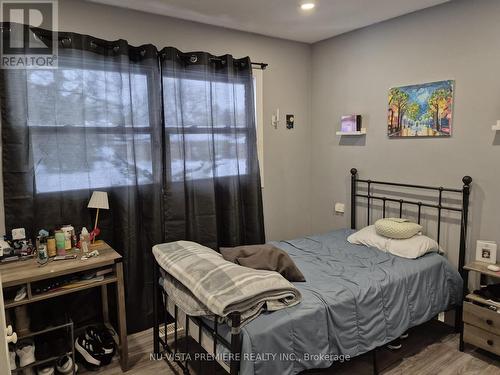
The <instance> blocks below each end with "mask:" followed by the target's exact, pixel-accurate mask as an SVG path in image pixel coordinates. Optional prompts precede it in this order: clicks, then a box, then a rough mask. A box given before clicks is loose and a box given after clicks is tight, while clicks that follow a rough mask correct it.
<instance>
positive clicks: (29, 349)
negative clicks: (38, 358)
mask: <svg viewBox="0 0 500 375" xmlns="http://www.w3.org/2000/svg"><path fill="white" fill-rule="evenodd" d="M16 354H17V356H18V357H19V367H24V366H28V365H31V364H32V363H33V362H35V344H34V343H33V342H32V341H26V342H24V343H22V344H20V345H18V347H17V350H16Z"/></svg>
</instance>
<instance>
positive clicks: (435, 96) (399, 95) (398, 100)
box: [387, 81, 455, 137]
mask: <svg viewBox="0 0 500 375" xmlns="http://www.w3.org/2000/svg"><path fill="white" fill-rule="evenodd" d="M454 86H455V81H439V82H431V83H424V84H420V85H412V86H403V87H393V88H391V89H390V90H389V107H388V113H387V134H388V135H389V137H449V136H450V135H451V129H452V120H453V93H454Z"/></svg>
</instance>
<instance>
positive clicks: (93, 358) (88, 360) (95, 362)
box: [75, 337, 105, 371]
mask: <svg viewBox="0 0 500 375" xmlns="http://www.w3.org/2000/svg"><path fill="white" fill-rule="evenodd" d="M75 350H76V354H77V358H78V360H79V362H81V363H82V364H83V366H84V367H85V368H86V369H87V370H90V371H95V370H97V369H99V367H101V359H102V357H103V356H104V355H105V354H104V351H103V350H102V349H101V348H100V347H99V345H98V344H97V343H96V342H95V341H90V340H87V339H86V338H85V337H78V338H77V339H76V341H75Z"/></svg>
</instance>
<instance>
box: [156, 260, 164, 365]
mask: <svg viewBox="0 0 500 375" xmlns="http://www.w3.org/2000/svg"><path fill="white" fill-rule="evenodd" d="M159 292H160V291H159V285H158V265H157V264H156V261H155V264H154V267H153V350H154V354H155V355H156V356H157V355H159V354H160V326H159V321H158V318H159V317H158V293H159ZM165 335H166V332H165Z"/></svg>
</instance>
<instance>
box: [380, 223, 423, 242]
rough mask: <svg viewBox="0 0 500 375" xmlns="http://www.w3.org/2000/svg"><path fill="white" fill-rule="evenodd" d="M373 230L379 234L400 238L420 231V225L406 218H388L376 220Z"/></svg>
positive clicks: (411, 235) (408, 236) (409, 236)
mask: <svg viewBox="0 0 500 375" xmlns="http://www.w3.org/2000/svg"><path fill="white" fill-rule="evenodd" d="M375 230H376V231H377V233H378V234H380V235H381V236H384V237H388V238H395V239H398V240H401V239H406V238H411V237H413V236H414V235H416V234H417V233H419V232H421V231H422V226H421V225H419V224H417V223H413V222H411V221H409V220H406V219H399V218H389V219H380V220H377V221H376V222H375Z"/></svg>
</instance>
